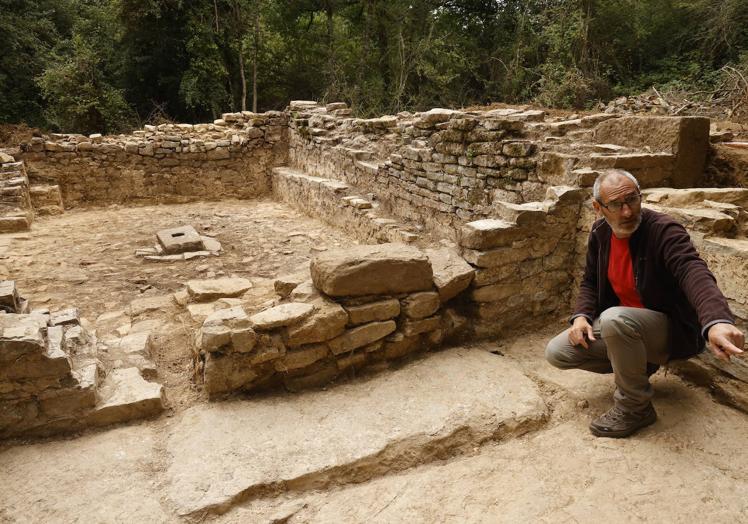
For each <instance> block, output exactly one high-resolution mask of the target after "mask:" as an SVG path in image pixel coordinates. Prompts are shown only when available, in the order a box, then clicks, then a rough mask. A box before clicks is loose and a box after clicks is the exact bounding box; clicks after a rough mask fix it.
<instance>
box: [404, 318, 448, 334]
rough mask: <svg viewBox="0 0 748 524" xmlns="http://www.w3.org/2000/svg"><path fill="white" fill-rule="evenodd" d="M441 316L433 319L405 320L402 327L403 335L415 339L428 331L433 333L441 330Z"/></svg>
mask: <svg viewBox="0 0 748 524" xmlns="http://www.w3.org/2000/svg"><path fill="white" fill-rule="evenodd" d="M441 321H442V319H441V315H434V316H433V317H428V318H422V319H419V320H410V319H408V320H405V321H404V322H403V325H402V330H403V335H405V336H406V337H413V336H415V335H420V334H421V333H426V332H427V331H433V330H435V329H439V327H440V325H441Z"/></svg>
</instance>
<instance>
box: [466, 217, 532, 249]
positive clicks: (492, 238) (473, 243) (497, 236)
mask: <svg viewBox="0 0 748 524" xmlns="http://www.w3.org/2000/svg"><path fill="white" fill-rule="evenodd" d="M523 235H526V233H525V232H523V231H522V230H521V229H519V228H518V227H517V225H516V224H514V223H512V222H507V221H506V220H499V219H494V218H486V219H482V220H475V221H473V222H468V223H467V224H465V225H464V226H462V228H460V235H459V242H460V245H461V246H462V247H466V248H470V249H491V248H494V247H500V246H509V245H511V244H512V242H514V241H515V240H517V239H518V238H520V237H521V236H523Z"/></svg>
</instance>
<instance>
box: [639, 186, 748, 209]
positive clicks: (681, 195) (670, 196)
mask: <svg viewBox="0 0 748 524" xmlns="http://www.w3.org/2000/svg"><path fill="white" fill-rule="evenodd" d="M642 195H644V201H645V202H650V203H653V204H660V205H663V206H669V207H691V206H701V205H702V204H703V202H704V201H705V200H710V201H712V202H721V203H723V204H733V205H736V206H739V207H742V208H744V209H748V189H745V188H737V187H729V188H721V187H698V188H693V189H674V188H671V187H653V188H650V189H645V190H643V191H642Z"/></svg>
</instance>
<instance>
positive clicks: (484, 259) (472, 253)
mask: <svg viewBox="0 0 748 524" xmlns="http://www.w3.org/2000/svg"><path fill="white" fill-rule="evenodd" d="M531 249H532V246H521V247H520V246H517V247H515V246H512V247H498V248H496V249H489V250H487V251H477V250H473V249H464V250H463V252H462V256H463V258H464V259H465V260H467V261H468V262H470V263H471V264H473V265H474V266H478V267H480V268H493V267H497V266H504V265H507V264H516V263H517V262H520V261H522V260H525V259H527V258H531V257H532V252H531Z"/></svg>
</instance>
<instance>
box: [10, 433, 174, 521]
mask: <svg viewBox="0 0 748 524" xmlns="http://www.w3.org/2000/svg"><path fill="white" fill-rule="evenodd" d="M157 442H158V434H157V431H156V429H155V428H152V427H147V426H143V425H138V426H134V427H126V428H116V429H113V430H111V431H105V432H97V433H94V434H89V435H84V436H82V437H80V438H77V439H66V440H61V441H56V442H41V443H36V444H23V445H18V446H12V447H8V448H6V449H4V450H3V451H1V452H0V478H2V479H3V489H2V490H0V508H1V509H0V521H4V522H163V523H169V522H179V520H178V519H177V518H176V517H174V516H173V515H171V514H170V513H169V511H168V510H167V509H166V508H164V507H163V506H162V505H161V503H160V500H159V499H160V494H159V490H158V489H157V488H156V485H155V482H156V481H155V479H154V478H153V476H152V474H153V472H154V471H157V470H158V469H159V465H158V461H159V458H158V455H157V454H156V453H155V447H156V444H157Z"/></svg>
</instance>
